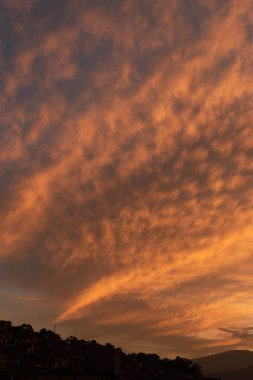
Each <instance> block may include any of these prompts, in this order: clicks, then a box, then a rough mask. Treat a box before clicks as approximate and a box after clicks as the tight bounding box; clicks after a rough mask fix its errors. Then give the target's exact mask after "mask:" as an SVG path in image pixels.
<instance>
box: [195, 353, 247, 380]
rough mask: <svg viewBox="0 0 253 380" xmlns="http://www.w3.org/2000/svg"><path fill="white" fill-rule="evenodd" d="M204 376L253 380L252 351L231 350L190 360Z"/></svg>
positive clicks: (231, 379)
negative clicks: (197, 365) (199, 367)
mask: <svg viewBox="0 0 253 380" xmlns="http://www.w3.org/2000/svg"><path fill="white" fill-rule="evenodd" d="M192 361H193V362H194V363H198V364H199V365H200V366H201V368H202V370H203V373H204V375H206V376H207V375H209V376H219V377H221V379H222V380H247V379H250V380H252V379H253V351H249V350H232V351H226V352H222V353H219V354H214V355H209V356H204V357H201V358H196V359H193V360H192Z"/></svg>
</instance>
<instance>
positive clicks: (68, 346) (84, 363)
mask: <svg viewBox="0 0 253 380" xmlns="http://www.w3.org/2000/svg"><path fill="white" fill-rule="evenodd" d="M0 379H1V380H5V379H6V380H10V379H12V380H35V379H38V380H44V379H48V380H49V379H50V380H51V379H52V380H53V379H54V380H58V379H66V380H85V379H86V380H88V379H90V380H99V379H100V380H110V379H122V380H186V379H188V380H189V379H192V380H199V379H204V377H203V375H202V371H201V368H200V366H199V365H198V364H197V363H193V362H192V361H190V360H188V359H185V358H181V357H179V356H178V357H177V358H176V359H174V360H170V359H167V358H165V359H160V358H159V356H158V355H156V354H144V353H138V354H135V353H132V354H125V353H124V352H122V350H121V349H120V348H115V347H114V346H113V345H112V344H110V343H107V344H106V345H101V344H98V343H97V342H96V341H95V340H91V341H86V340H84V339H77V338H75V337H72V336H71V337H69V338H67V339H61V337H60V336H59V335H58V334H56V333H55V332H53V331H50V330H46V329H42V330H40V331H39V332H35V331H34V330H33V328H32V326H31V325H29V324H22V325H21V326H13V325H12V323H11V322H9V321H0ZM206 379H207V378H206Z"/></svg>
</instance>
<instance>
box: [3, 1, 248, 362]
mask: <svg viewBox="0 0 253 380" xmlns="http://www.w3.org/2000/svg"><path fill="white" fill-rule="evenodd" d="M0 54H1V56H0V72H1V78H0V86H1V98H0V121H1V122H0V185H1V186H0V195H1V198H0V199H1V206H0V215H1V227H0V241H1V245H0V310H1V318H7V319H12V320H13V321H14V322H16V323H19V322H31V323H32V324H33V325H34V326H35V327H37V328H40V327H42V326H46V327H49V328H52V326H53V325H54V324H55V323H56V324H57V330H58V331H59V333H61V334H63V335H70V334H71V335H73V334H76V335H78V336H82V337H84V338H86V339H92V338H94V339H97V340H98V341H99V342H102V343H105V342H107V341H110V342H112V343H114V344H115V345H116V346H122V348H123V349H124V350H126V351H132V350H134V351H146V352H157V353H159V354H161V355H162V356H169V357H171V356H174V355H176V354H180V355H187V356H190V357H192V356H200V355H202V354H206V353H210V352H217V351H221V350H225V349H227V348H240V347H244V348H247V347H248V344H249V341H248V339H244V335H245V333H246V335H247V334H250V335H251V334H252V332H251V331H250V332H248V330H247V328H246V330H242V333H241V332H240V331H241V330H240V329H241V326H252V323H253V303H252V286H253V278H252V271H253V260H252V259H253V251H252V250H253V248H252V247H253V233H252V231H253V190H252V188H253V84H252V83H253V82H252V77H253V2H252V0H243V1H241V0H226V1H220V0H156V1H153V0H75V1H67V0H54V1H52V0H25V1H20V0H2V1H1V4H0ZM231 325H233V326H235V327H234V330H233V329H232V330H231V329H227V326H231ZM220 326H223V327H224V328H223V329H219V327H220ZM237 326H240V328H238V329H239V330H238V329H237ZM227 330H229V331H227ZM237 330H238V331H239V333H237V332H236V331H237ZM228 332H229V334H228Z"/></svg>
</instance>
